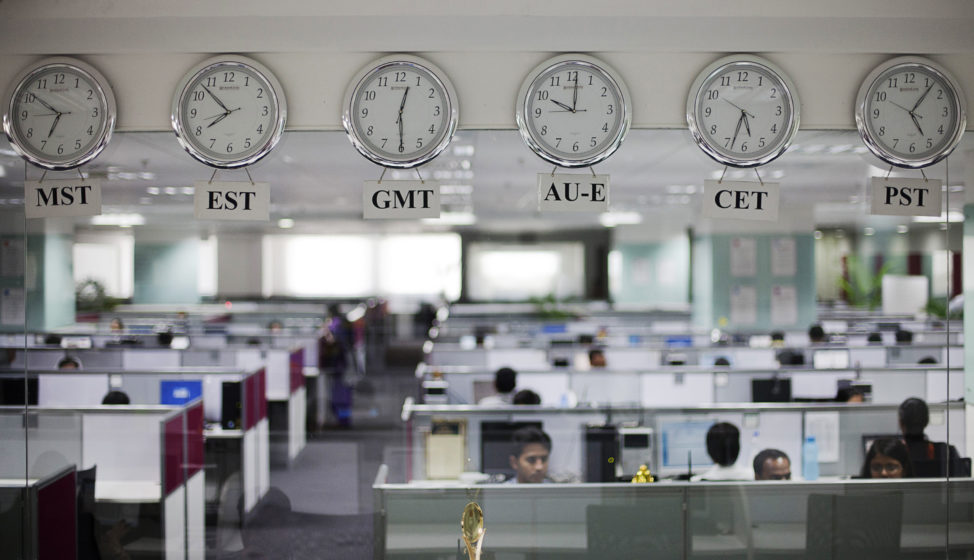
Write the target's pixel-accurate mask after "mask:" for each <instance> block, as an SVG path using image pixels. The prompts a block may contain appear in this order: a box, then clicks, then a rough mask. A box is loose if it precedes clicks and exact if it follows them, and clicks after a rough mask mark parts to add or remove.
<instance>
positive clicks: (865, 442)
mask: <svg viewBox="0 0 974 560" xmlns="http://www.w3.org/2000/svg"><path fill="white" fill-rule="evenodd" d="M902 438H903V436H902V435H900V434H863V435H862V458H863V459H864V460H865V458H866V454H868V453H869V448H870V447H871V446H872V444H873V442H874V441H876V440H877V439H902Z"/></svg>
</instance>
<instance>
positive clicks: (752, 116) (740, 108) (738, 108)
mask: <svg viewBox="0 0 974 560" xmlns="http://www.w3.org/2000/svg"><path fill="white" fill-rule="evenodd" d="M721 99H723V100H724V101H727V99H726V98H724V97H721ZM727 102H728V103H730V105H731V107H733V108H735V109H737V110H738V111H740V112H742V113H746V114H747V116H749V117H751V118H752V119H756V118H757V117H755V116H754V115H752V114H751V113H748V112H747V111H745V110H744V109H743V108H742V107H740V106H739V105H737V104H735V103H733V102H731V101H727Z"/></svg>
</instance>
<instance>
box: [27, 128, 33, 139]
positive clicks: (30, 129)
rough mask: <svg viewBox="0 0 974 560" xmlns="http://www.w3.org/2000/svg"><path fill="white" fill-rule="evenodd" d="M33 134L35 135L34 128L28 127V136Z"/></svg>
mask: <svg viewBox="0 0 974 560" xmlns="http://www.w3.org/2000/svg"><path fill="white" fill-rule="evenodd" d="M33 136H34V129H33V128H28V129H27V137H28V138H32V137H33Z"/></svg>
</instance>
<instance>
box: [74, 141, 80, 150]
mask: <svg viewBox="0 0 974 560" xmlns="http://www.w3.org/2000/svg"><path fill="white" fill-rule="evenodd" d="M74 149H75V150H80V149H81V140H80V139H79V140H75V141H74Z"/></svg>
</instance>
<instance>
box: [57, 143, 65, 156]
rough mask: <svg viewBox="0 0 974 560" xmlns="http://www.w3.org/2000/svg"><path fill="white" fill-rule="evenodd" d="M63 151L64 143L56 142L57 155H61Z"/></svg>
mask: <svg viewBox="0 0 974 560" xmlns="http://www.w3.org/2000/svg"><path fill="white" fill-rule="evenodd" d="M63 153H64V144H58V145H57V155H61V154H63Z"/></svg>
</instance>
